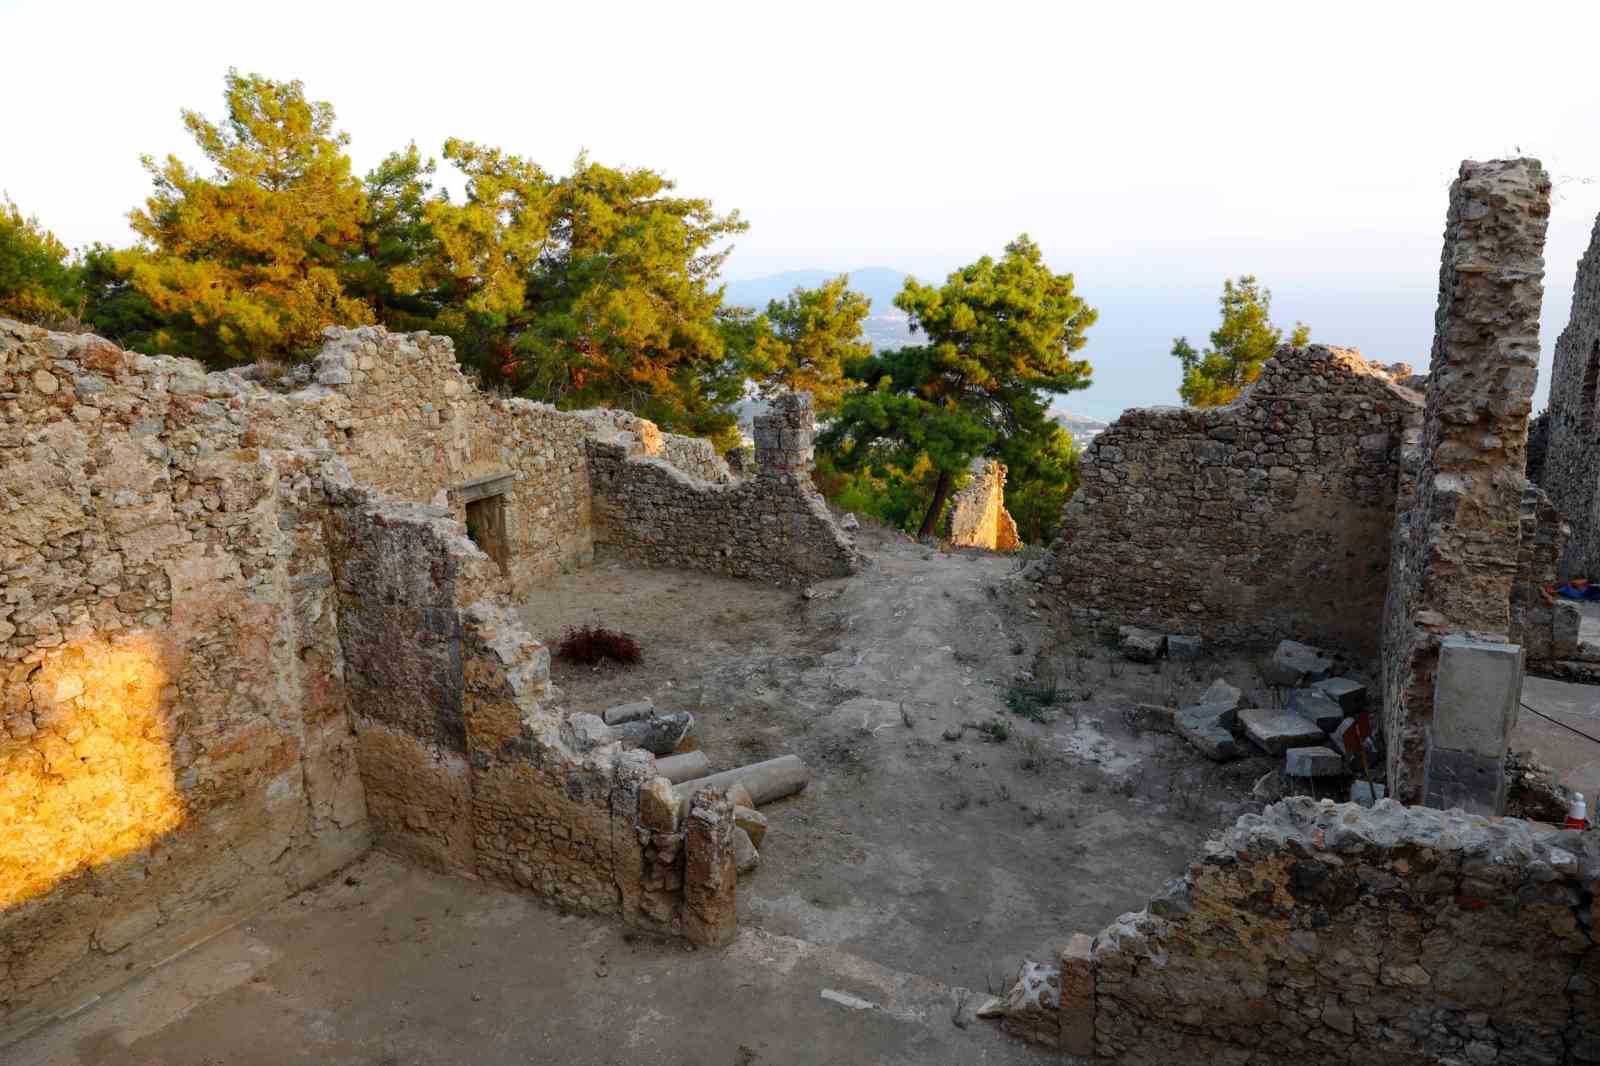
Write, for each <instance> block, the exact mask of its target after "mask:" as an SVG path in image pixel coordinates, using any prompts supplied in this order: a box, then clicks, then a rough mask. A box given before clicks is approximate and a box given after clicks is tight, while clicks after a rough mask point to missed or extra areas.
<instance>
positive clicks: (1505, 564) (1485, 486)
mask: <svg viewBox="0 0 1600 1066" xmlns="http://www.w3.org/2000/svg"><path fill="white" fill-rule="evenodd" d="M1549 214H1550V179H1549V176H1548V175H1547V174H1546V173H1545V171H1544V168H1543V167H1541V166H1540V165H1539V163H1538V162H1537V161H1536V160H1531V159H1515V160H1499V161H1495V162H1489V163H1477V162H1472V161H1467V162H1464V163H1462V164H1461V173H1460V176H1459V177H1458V178H1457V180H1456V182H1455V184H1454V185H1452V186H1451V190H1450V208H1449V212H1448V215H1447V217H1446V222H1445V242H1444V252H1443V256H1442V262H1441V265H1440V277H1439V307H1438V311H1437V313H1436V315H1435V332H1434V343H1433V361H1432V364H1431V370H1430V373H1429V375H1428V383H1427V390H1428V391H1427V407H1426V411H1425V417H1424V423H1423V432H1422V438H1421V442H1420V445H1419V451H1418V456H1419V461H1418V466H1417V469H1416V472H1415V475H1414V485H1415V490H1414V494H1412V502H1411V506H1410V509H1409V511H1408V513H1407V514H1406V515H1405V516H1404V518H1403V520H1401V521H1400V522H1398V523H1397V536H1396V537H1395V540H1394V549H1393V551H1394V555H1393V562H1392V563H1391V566H1390V570H1391V577H1390V589H1389V598H1388V603H1387V606H1386V612H1385V619H1384V626H1383V667H1384V687H1385V698H1384V714H1385V733H1386V741H1387V750H1388V784H1389V794H1390V795H1391V796H1393V797H1395V798H1396V799H1398V800H1401V801H1402V802H1406V803H1416V802H1419V801H1420V800H1421V798H1422V777H1423V765H1424V761H1425V757H1426V754H1427V738H1428V726H1429V723H1430V722H1431V720H1432V717H1433V688H1434V678H1435V674H1436V672H1437V667H1438V659H1439V644H1440V641H1441V640H1442V639H1443V638H1444V637H1445V636H1448V635H1452V634H1471V635H1474V636H1477V637H1482V638H1484V639H1489V640H1500V641H1504V640H1506V639H1508V636H1509V633H1510V628H1511V609H1512V608H1511V602H1512V593H1513V588H1514V586H1515V584H1516V581H1517V574H1518V567H1519V554H1520V542H1521V537H1522V517H1521V512H1522V492H1523V488H1524V486H1525V483H1526V482H1525V479H1524V475H1523V471H1524V465H1525V463H1524V460H1525V449H1526V445H1527V436H1528V412H1529V410H1530V408H1531V406H1532V397H1533V387H1534V383H1535V381H1536V379H1537V376H1538V366H1539V305H1540V301H1541V298H1542V296H1543V292H1544V259H1543V258H1542V253H1543V249H1544V235H1545V228H1546V226H1547V224H1548V222H1549ZM1402 495H1406V494H1404V493H1403V494H1402Z"/></svg>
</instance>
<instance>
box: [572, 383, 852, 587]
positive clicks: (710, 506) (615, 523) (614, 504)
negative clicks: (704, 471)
mask: <svg viewBox="0 0 1600 1066" xmlns="http://www.w3.org/2000/svg"><path fill="white" fill-rule="evenodd" d="M814 427H815V418H814V415H813V413H812V407H811V397H810V394H809V393H798V394H789V395H788V396H782V397H779V398H778V399H777V400H775V401H774V402H773V405H772V410H771V411H770V412H769V413H768V414H766V415H763V416H761V417H759V418H757V419H756V434H755V435H756V472H755V475H754V476H753V477H750V478H747V479H745V480H742V481H738V482H728V481H724V482H722V483H714V482H710V481H705V480H702V479H698V478H696V477H694V476H692V475H691V474H688V473H686V472H684V471H683V470H682V469H680V468H678V467H676V466H674V465H671V464H668V463H666V462H663V461H661V460H659V459H655V458H651V457H650V456H649V455H648V453H646V454H644V455H640V454H638V452H637V449H636V448H635V447H634V445H633V437H632V435H631V434H618V435H614V436H613V437H612V438H611V439H606V438H605V437H604V436H601V435H596V436H595V437H593V438H591V440H590V443H589V468H590V477H591V479H592V481H593V484H594V516H595V533H594V537H595V544H596V549H597V550H598V551H599V552H601V553H603V554H605V555H607V556H609V557H612V558H617V559H622V560H624V561H626V562H628V563H631V564H633V565H637V566H647V567H673V568H687V569H692V570H704V571H708V572H710V573H722V574H729V575H732V576H734V577H747V578H758V579H761V580H766V581H775V582H794V581H808V580H816V579H819V578H829V577H842V576H844V575H846V574H850V573H853V572H855V570H856V569H857V568H858V566H859V565H860V564H859V560H858V557H857V555H856V552H855V548H854V546H853V545H852V544H851V543H850V540H849V538H848V537H847V536H846V535H845V533H844V532H843V531H842V530H841V529H840V528H839V527H838V525H837V524H836V523H835V522H834V520H833V516H832V514H831V513H830V512H829V510H828V505H827V502H826V501H825V500H824V499H823V498H822V494H821V493H819V492H818V491H817V489H816V486H814V485H813V484H812V482H811V476H810V473H809V469H810V465H811V451H812V448H811V438H812V433H813V430H814Z"/></svg>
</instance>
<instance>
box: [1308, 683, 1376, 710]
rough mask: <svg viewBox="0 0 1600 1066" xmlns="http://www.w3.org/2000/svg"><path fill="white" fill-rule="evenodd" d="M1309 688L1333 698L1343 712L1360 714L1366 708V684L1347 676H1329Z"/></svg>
mask: <svg viewBox="0 0 1600 1066" xmlns="http://www.w3.org/2000/svg"><path fill="white" fill-rule="evenodd" d="M1311 688H1313V689H1314V690H1316V691H1317V692H1320V693H1322V694H1323V695H1324V696H1327V697H1328V698H1329V699H1331V700H1333V701H1334V702H1335V703H1337V704H1338V705H1339V706H1340V707H1342V708H1343V709H1344V713H1345V714H1360V713H1361V712H1362V711H1364V710H1366V709H1367V686H1365V685H1363V684H1362V683H1361V682H1359V681H1356V680H1353V679H1352V678H1348V677H1330V678H1326V679H1324V680H1322V681H1317V682H1315V683H1313V684H1312V685H1311Z"/></svg>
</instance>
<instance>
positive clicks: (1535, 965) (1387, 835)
mask: <svg viewBox="0 0 1600 1066" xmlns="http://www.w3.org/2000/svg"><path fill="white" fill-rule="evenodd" d="M1597 892H1600V834H1597V833H1579V832H1572V831H1557V830H1554V829H1552V828H1551V827H1548V826H1542V825H1540V824H1538V823H1530V822H1523V821H1518V820H1516V819H1510V818H1507V819H1487V818H1481V817H1476V816H1470V815H1464V814H1462V813H1460V812H1443V811H1435V810H1430V809H1427V808H1420V807H1412V808H1407V807H1402V806H1400V805H1399V804H1396V803H1394V802H1392V801H1388V800H1384V801H1380V802H1379V803H1378V804H1377V806H1376V807H1375V808H1372V809H1364V808H1361V807H1357V806H1354V805H1350V804H1342V805H1335V804H1333V803H1331V802H1328V801H1322V802H1320V803H1319V802H1317V801H1314V800H1311V799H1309V798H1307V797H1299V798H1294V799H1289V800H1284V801H1283V802H1281V803H1278V804H1276V805H1274V806H1272V807H1269V808H1268V809H1267V810H1266V811H1265V813H1264V814H1262V815H1247V816H1245V817H1244V818H1241V819H1240V820H1239V822H1238V824H1236V825H1235V826H1234V827H1233V828H1232V829H1230V830H1229V831H1228V832H1227V833H1225V834H1224V835H1223V836H1222V838H1221V839H1220V840H1218V841H1214V842H1211V843H1209V844H1207V845H1206V848H1205V852H1204V854H1203V856H1202V858H1201V859H1200V860H1199V861H1198V862H1196V863H1194V864H1193V865H1192V866H1191V867H1190V868H1189V871H1188V873H1187V874H1186V875H1185V876H1184V877H1182V878H1179V879H1177V880H1175V881H1173V882H1171V883H1169V884H1168V885H1167V886H1166V888H1165V889H1164V890H1163V891H1162V892H1161V893H1160V894H1158V895H1157V896H1156V897H1155V898H1154V899H1152V900H1151V901H1150V904H1149V906H1148V907H1147V908H1146V909H1144V910H1142V911H1140V912H1138V913H1135V914H1125V915H1123V916H1122V917H1121V918H1119V919H1118V920H1117V921H1116V922H1115V923H1113V924H1112V925H1110V926H1108V927H1107V928H1106V929H1104V930H1103V931H1101V932H1100V933H1099V934H1098V935H1096V936H1095V937H1094V938H1093V940H1092V941H1090V940H1089V939H1088V938H1085V937H1078V938H1075V940H1074V942H1073V943H1072V944H1071V945H1070V946H1069V947H1068V948H1067V949H1066V950H1065V951H1063V952H1062V953H1061V955H1059V956H1057V957H1056V958H1052V959H1051V960H1050V962H1049V963H1047V964H1045V965H1044V966H1043V967H1040V966H1036V965H1033V964H1030V967H1031V969H1030V970H1027V971H1026V972H1025V976H1026V977H1027V978H1028V979H1027V980H1026V981H1024V982H1021V983H1020V986H1021V990H1020V991H1019V990H1014V991H1013V995H1012V997H1011V1001H1010V1005H1009V1006H1008V1008H1007V1017H1006V1019H1005V1025H1006V1026H1007V1028H1009V1029H1012V1030H1014V1031H1016V1032H1017V1033H1018V1034H1019V1035H1025V1036H1030V1037H1031V1038H1033V1039H1035V1040H1039V1041H1042V1042H1045V1043H1048V1044H1051V1045H1052V1046H1057V1047H1062V1048H1063V1049H1064V1050H1068V1051H1072V1052H1075V1053H1077V1054H1084V1055H1091V1054H1092V1055H1096V1056H1099V1057H1102V1058H1105V1059H1108V1060H1111V1061H1115V1062H1117V1063H1120V1064H1123V1066H1145V1064H1148V1066H1170V1064H1172V1063H1180V1062H1196V1063H1199V1062H1208V1063H1210V1062H1216V1063H1230V1064H1234V1066H1277V1064H1279V1063H1283V1062H1307V1063H1313V1062H1314V1063H1353V1064H1355V1063H1359V1064H1363V1066H1388V1064H1396V1066H1399V1064H1404V1066H1413V1064H1416V1066H1421V1064H1423V1063H1462V1064H1468V1063H1471V1064H1479V1063H1482V1064H1489V1063H1506V1064H1511V1063H1519V1064H1534V1063H1539V1064H1558V1063H1572V1064H1578V1063H1593V1062H1600V951H1597V950H1595V936H1596V930H1597V928H1600V927H1597V925H1596V920H1597V919H1600V909H1597V905H1596V895H1597ZM1030 992H1031V994H1030Z"/></svg>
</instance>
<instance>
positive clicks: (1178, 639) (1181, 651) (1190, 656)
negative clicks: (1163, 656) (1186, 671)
mask: <svg viewBox="0 0 1600 1066" xmlns="http://www.w3.org/2000/svg"><path fill="white" fill-rule="evenodd" d="M1204 647H1205V641H1203V640H1201V639H1200V638H1199V637H1189V636H1181V635H1179V634H1172V635H1171V636H1169V637H1167V658H1169V659H1176V660H1178V661H1179V662H1192V661H1194V660H1195V659H1198V658H1200V652H1201V651H1202V650H1203V649H1204Z"/></svg>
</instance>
